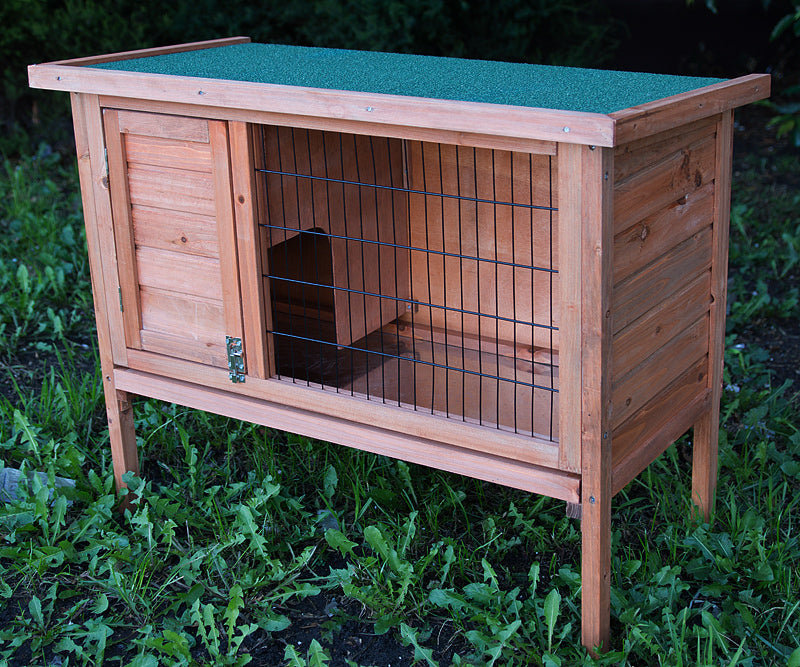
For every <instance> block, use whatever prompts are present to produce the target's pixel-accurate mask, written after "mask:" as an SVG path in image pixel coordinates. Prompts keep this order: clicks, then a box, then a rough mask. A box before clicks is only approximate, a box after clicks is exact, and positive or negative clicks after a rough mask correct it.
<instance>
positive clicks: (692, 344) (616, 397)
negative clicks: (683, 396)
mask: <svg viewBox="0 0 800 667" xmlns="http://www.w3.org/2000/svg"><path fill="white" fill-rule="evenodd" d="M708 320H709V318H708V315H707V314H705V313H704V314H703V316H702V317H701V318H700V319H699V320H697V321H696V322H694V323H693V324H691V326H689V327H687V328H686V329H685V330H684V331H682V332H680V333H679V334H678V335H676V336H675V337H674V338H672V339H671V340H670V341H669V342H667V343H665V344H664V345H663V346H661V347H659V348H658V349H657V350H656V351H655V352H653V354H652V355H651V356H649V357H648V358H647V359H645V360H644V361H642V362H641V363H640V364H639V365H638V366H636V367H635V368H633V369H631V370H630V371H629V372H628V373H627V374H626V375H624V376H622V377H618V378H617V377H615V378H614V379H613V380H612V382H613V384H612V390H611V397H612V398H611V400H612V403H613V404H614V409H613V413H612V419H611V423H612V427H613V428H616V427H617V426H619V425H620V424H621V423H622V422H624V421H625V420H626V419H628V418H629V417H630V416H631V415H632V414H634V413H635V412H636V411H637V410H638V409H639V408H641V407H642V406H643V405H644V404H645V403H647V401H649V400H650V398H651V397H652V396H653V395H654V394H656V393H657V392H658V391H659V389H660V388H661V387H665V386H667V385H669V384H670V383H671V382H672V380H674V379H675V378H676V377H677V376H678V375H680V374H681V373H682V372H684V370H686V369H687V368H689V367H690V366H691V365H692V364H694V363H695V362H696V361H697V360H698V359H701V358H702V357H704V356H705V355H706V354H707V352H708V331H709V321H708Z"/></svg>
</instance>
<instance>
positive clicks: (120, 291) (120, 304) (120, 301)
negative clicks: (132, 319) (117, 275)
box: [117, 287, 125, 313]
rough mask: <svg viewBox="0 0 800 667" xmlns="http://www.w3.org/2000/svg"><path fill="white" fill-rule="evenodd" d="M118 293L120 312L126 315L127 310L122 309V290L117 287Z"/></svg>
mask: <svg viewBox="0 0 800 667" xmlns="http://www.w3.org/2000/svg"><path fill="white" fill-rule="evenodd" d="M117 292H119V312H121V313H124V312H125V309H124V308H123V307H122V288H121V287H117Z"/></svg>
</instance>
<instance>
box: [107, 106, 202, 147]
mask: <svg viewBox="0 0 800 667" xmlns="http://www.w3.org/2000/svg"><path fill="white" fill-rule="evenodd" d="M118 114H119V129H120V132H122V133H124V134H139V135H144V136H147V137H157V138H161V139H169V140H171V141H175V142H180V141H189V142H193V143H200V144H207V143H208V122H206V121H205V120H204V119H202V118H191V117H189V116H172V115H167V114H157V113H152V112H149V113H136V112H133V111H123V110H120V111H119V112H118ZM180 145H181V144H178V146H180ZM196 150H197V149H196Z"/></svg>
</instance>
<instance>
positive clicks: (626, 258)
mask: <svg viewBox="0 0 800 667" xmlns="http://www.w3.org/2000/svg"><path fill="white" fill-rule="evenodd" d="M713 213H714V183H713V182H711V183H707V184H706V185H704V186H703V187H701V188H700V189H699V190H697V191H695V192H693V193H691V194H688V195H685V196H684V197H682V198H681V199H679V200H677V201H674V202H671V203H670V204H668V205H667V206H666V207H665V208H663V209H661V210H659V211H657V212H656V213H654V214H652V215H650V216H648V217H646V218H644V219H643V220H640V221H639V222H637V223H635V224H634V225H632V226H631V227H628V228H627V229H624V230H621V231H619V232H618V233H617V234H616V235H615V236H614V284H615V285H617V284H619V283H621V282H622V281H623V280H625V279H626V278H628V277H629V276H630V275H632V274H633V273H635V272H636V271H639V270H641V269H642V268H643V267H645V266H646V265H647V264H649V263H650V262H654V261H655V260H656V259H658V258H659V257H661V256H662V255H664V254H665V253H667V252H668V251H669V250H670V249H672V248H674V247H675V246H676V245H678V244H679V243H681V242H683V241H685V240H687V239H689V238H690V237H692V236H693V235H694V234H697V233H698V232H700V231H701V230H702V229H703V228H705V227H708V226H709V225H710V224H711V220H712V217H713Z"/></svg>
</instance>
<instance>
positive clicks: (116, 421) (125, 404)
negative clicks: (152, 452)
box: [103, 378, 139, 490]
mask: <svg viewBox="0 0 800 667" xmlns="http://www.w3.org/2000/svg"><path fill="white" fill-rule="evenodd" d="M113 384H114V382H113V379H112V380H109V379H107V378H106V381H105V383H104V387H103V388H104V389H105V396H106V415H107V416H108V435H109V439H110V440H111V458H112V460H113V462H114V481H115V482H116V485H117V489H118V490H119V489H122V488H123V487H125V483H124V482H123V481H122V475H124V474H125V473H126V472H133V473H135V474H137V475H138V474H139V457H138V454H137V452H136V432H135V430H134V426H133V407H132V406H131V400H130V399H131V397H130V395H129V394H128V393H127V392H124V391H118V390H117V389H115V388H114V387H113Z"/></svg>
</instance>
